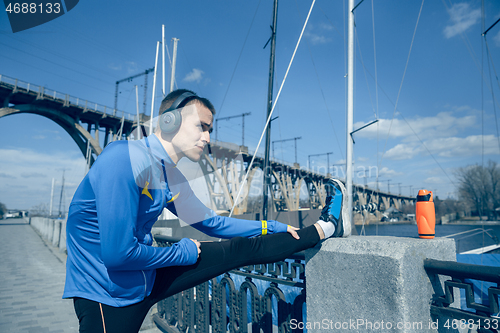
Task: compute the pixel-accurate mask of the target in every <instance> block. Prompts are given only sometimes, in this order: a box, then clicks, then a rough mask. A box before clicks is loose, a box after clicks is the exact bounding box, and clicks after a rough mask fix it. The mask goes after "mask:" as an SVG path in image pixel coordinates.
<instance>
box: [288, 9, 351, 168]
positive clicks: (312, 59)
mask: <svg viewBox="0 0 500 333" xmlns="http://www.w3.org/2000/svg"><path fill="white" fill-rule="evenodd" d="M295 3H296V5H297V12H299V8H298V3H297V0H295ZM321 11H322V12H323V14H324V15H325V17H327V16H326V13H325V12H324V11H323V10H322V9H321ZM299 17H300V12H299ZM327 18H328V17H327ZM328 20H329V19H328ZM332 25H333V24H332ZM335 30H336V31H337V32H338V30H337V29H336V28H335ZM341 37H342V35H341ZM306 44H307V49H308V51H309V56H310V57H311V63H312V65H313V68H314V72H315V74H316V79H317V81H318V85H319V90H320V92H321V97H322V98H323V102H324V104H325V108H326V111H327V112H326V113H327V115H328V118H329V119H330V124H331V125H332V129H333V134H334V135H335V141H337V145H338V146H339V151H340V155H341V156H342V158H343V159H344V158H345V155H344V151H343V150H342V148H341V146H340V141H339V138H338V136H337V131H336V130H335V125H334V124H333V119H332V115H331V112H330V109H329V108H328V103H327V102H326V97H325V92H324V90H323V87H322V85H321V81H320V79H319V74H318V70H317V68H316V63H315V62H314V58H313V55H312V51H311V45H310V44H309V41H308V40H307V38H306Z"/></svg>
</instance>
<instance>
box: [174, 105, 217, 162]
mask: <svg viewBox="0 0 500 333" xmlns="http://www.w3.org/2000/svg"><path fill="white" fill-rule="evenodd" d="M181 115H182V123H181V127H180V128H179V131H178V132H177V133H176V134H175V136H174V137H173V138H172V144H173V146H174V148H175V151H176V153H177V155H178V156H179V159H180V158H182V157H184V156H185V157H187V158H189V159H190V160H191V161H193V162H198V161H199V160H200V158H201V156H202V154H203V150H205V148H206V146H207V144H208V143H210V133H211V132H212V121H213V115H212V112H210V110H209V109H208V108H207V107H206V106H204V105H202V104H201V103H199V102H195V103H194V104H191V105H187V106H185V107H184V109H183V110H182V112H181Z"/></svg>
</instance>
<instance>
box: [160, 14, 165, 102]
mask: <svg viewBox="0 0 500 333" xmlns="http://www.w3.org/2000/svg"><path fill="white" fill-rule="evenodd" d="M165 47H166V45H165V25H164V24H162V25H161V79H162V86H161V93H162V99H163V98H164V97H165Z"/></svg>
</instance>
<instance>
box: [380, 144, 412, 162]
mask: <svg viewBox="0 0 500 333" xmlns="http://www.w3.org/2000/svg"><path fill="white" fill-rule="evenodd" d="M417 154H418V151H417V150H415V147H414V145H413V144H404V143H400V144H398V145H396V146H395V147H393V148H391V149H389V150H388V151H387V152H386V153H385V154H384V158H388V159H390V160H409V159H412V158H413V157H415V156H416V155H417Z"/></svg>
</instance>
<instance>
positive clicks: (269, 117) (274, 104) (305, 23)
mask: <svg viewBox="0 0 500 333" xmlns="http://www.w3.org/2000/svg"><path fill="white" fill-rule="evenodd" d="M315 2H316V0H313V1H312V4H311V8H310V9H309V13H308V14H307V18H306V21H305V22H304V26H303V27H302V31H301V32H300V36H299V40H298V41H297V44H296V45H295V49H294V51H293V54H292V58H291V59H290V63H289V64H288V68H287V70H286V72H285V76H284V77H283V81H282V82H281V86H280V88H279V90H278V94H277V95H276V99H275V100H274V103H273V105H272V107H271V112H269V116H268V118H267V121H266V125H265V126H264V129H263V131H262V134H261V136H260V140H259V143H258V144H257V149H256V152H257V151H258V150H259V147H260V144H261V143H262V139H263V137H264V134H265V133H266V129H267V128H268V126H269V122H270V121H271V117H272V115H273V112H274V108H275V107H276V103H277V102H278V100H279V97H280V95H281V91H282V89H283V85H284V84H285V81H286V78H287V76H288V72H289V71H290V67H291V66H292V63H293V59H294V58H295V54H296V53H297V49H298V47H299V45H300V41H301V40H302V36H303V35H304V30H305V29H306V26H307V22H308V21H309V17H310V16H311V12H312V9H313V8H314V4H315ZM255 156H256V154H254V156H253V157H252V160H251V161H250V164H249V165H248V168H247V172H246V174H245V178H244V179H243V181H242V183H241V184H242V185H243V184H244V183H245V182H246V180H247V178H248V174H249V172H250V170H251V169H252V165H253V162H254V160H255ZM242 189H243V186H240V190H239V191H238V195H237V196H236V199H235V200H234V204H233V207H232V208H231V212H230V213H229V216H232V215H233V211H234V207H235V205H236V203H237V202H238V199H239V197H240V195H241V191H242Z"/></svg>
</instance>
